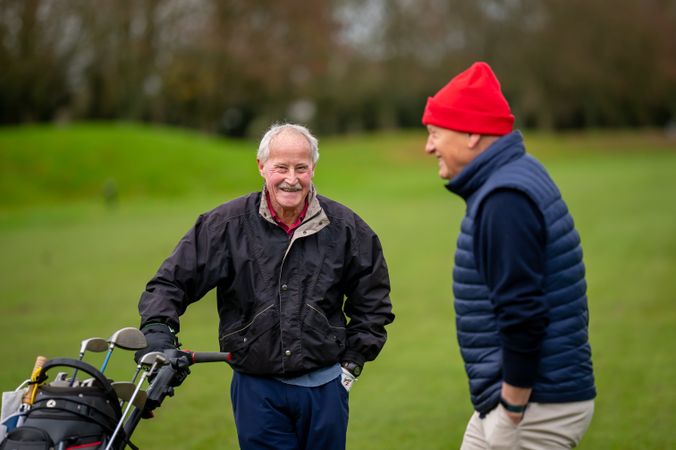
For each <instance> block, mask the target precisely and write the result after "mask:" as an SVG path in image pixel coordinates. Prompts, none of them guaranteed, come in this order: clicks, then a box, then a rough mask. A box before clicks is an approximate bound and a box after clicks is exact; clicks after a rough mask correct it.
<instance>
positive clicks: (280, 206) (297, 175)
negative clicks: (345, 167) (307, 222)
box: [258, 130, 314, 220]
mask: <svg viewBox="0 0 676 450" xmlns="http://www.w3.org/2000/svg"><path fill="white" fill-rule="evenodd" d="M258 170H259V172H260V174H261V176H262V177H263V178H264V179H265V186H266V188H267V191H268V193H269V194H270V203H271V204H272V208H273V209H274V210H275V212H276V213H277V215H278V216H279V217H280V218H282V219H284V220H286V219H290V220H291V219H295V218H297V217H298V215H299V214H300V212H301V211H302V210H303V207H304V206H305V198H306V197H307V194H308V192H309V191H310V187H311V186H312V177H313V175H314V164H313V163H312V156H311V150H310V143H309V142H308V141H307V139H305V137H304V136H303V135H301V134H300V133H298V132H296V131H294V130H284V131H282V132H281V133H279V134H278V135H277V136H275V137H274V138H273V139H272V141H270V154H269V155H268V158H267V160H266V161H265V162H264V163H263V162H261V161H260V160H258Z"/></svg>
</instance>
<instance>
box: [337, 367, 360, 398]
mask: <svg viewBox="0 0 676 450" xmlns="http://www.w3.org/2000/svg"><path fill="white" fill-rule="evenodd" d="M340 370H341V372H342V373H341V374H340V384H342V385H343V387H344V388H345V390H346V391H347V392H350V389H352V383H354V382H355V381H357V378H356V377H355V376H354V375H352V373H350V371H349V370H347V369H346V368H345V367H341V368H340Z"/></svg>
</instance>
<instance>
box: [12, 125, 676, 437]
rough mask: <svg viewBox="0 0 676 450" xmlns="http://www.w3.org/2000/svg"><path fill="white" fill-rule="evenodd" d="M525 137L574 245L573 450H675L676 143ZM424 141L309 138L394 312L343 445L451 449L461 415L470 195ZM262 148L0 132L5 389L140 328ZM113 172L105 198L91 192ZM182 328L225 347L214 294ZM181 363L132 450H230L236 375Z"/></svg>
mask: <svg viewBox="0 0 676 450" xmlns="http://www.w3.org/2000/svg"><path fill="white" fill-rule="evenodd" d="M526 137H527V145H528V147H529V148H530V149H531V151H532V152H533V153H534V154H535V155H536V156H538V157H539V158H540V159H541V160H542V161H543V162H544V163H545V164H546V165H547V167H548V168H549V170H550V172H551V174H552V176H553V177H554V178H555V180H557V182H559V184H560V187H561V190H562V192H563V193H564V196H565V198H566V199H567V202H568V204H569V206H570V209H571V211H572V213H573V215H574V218H575V221H576V223H577V226H578V228H579V231H580V234H581V236H582V240H583V246H584V251H585V262H586V265H587V272H588V283H589V301H590V309H591V330H590V332H591V343H592V349H593V358H594V367H595V371H596V377H597V387H598V391H599V397H598V399H597V404H596V415H595V417H594V420H593V422H592V425H591V428H590V430H589V432H588V434H587V435H586V436H585V438H584V440H583V443H582V445H581V448H585V449H637V448H646V449H662V448H674V447H675V446H676V434H675V432H674V431H673V423H674V421H675V419H676V417H675V414H674V412H673V406H674V405H676V387H674V385H673V381H672V380H674V379H676V358H674V348H673V345H674V344H673V343H674V342H676V306H675V305H674V295H675V294H676V277H674V273H676V232H675V230H676V202H675V201H674V198H676V176H674V174H675V173H676V143H675V142H674V141H669V140H667V139H664V138H662V137H660V136H659V135H658V134H657V133H629V132H623V133H618V134H613V135H611V134H604V133H590V134H581V135H565V136H555V135H546V134H530V133H529V134H527V136H526ZM424 139H425V136H424V134H422V133H391V134H379V135H369V136H350V137H342V138H327V139H324V140H322V141H321V143H320V147H321V157H320V162H319V166H318V169H317V174H316V177H315V181H316V183H317V185H318V189H319V191H320V193H322V194H325V195H327V196H329V197H332V198H334V199H336V200H338V201H341V202H343V203H345V204H347V205H348V206H350V207H352V208H353V209H354V210H355V211H357V212H358V213H359V214H360V215H361V216H362V217H364V218H365V219H366V220H367V221H368V222H369V223H370V224H371V226H372V227H373V228H374V229H375V230H376V231H377V232H378V233H379V235H380V237H381V240H382V242H383V246H384V249H385V255H386V258H387V260H388V265H389V267H390V275H391V278H392V300H393V303H394V308H395V313H396V314H397V319H396V321H395V322H394V323H393V324H392V325H391V326H390V327H389V340H388V343H387V345H386V346H385V348H384V350H383V352H382V354H381V356H380V357H379V358H378V360H376V361H375V362H373V363H369V364H368V365H367V367H366V370H365V372H364V375H363V376H362V377H361V378H360V380H359V381H358V383H357V384H356V385H355V387H354V389H353V391H352V393H351V398H350V428H349V437H348V448H350V449H355V450H362V449H369V450H370V449H411V448H413V449H425V450H426V449H447V448H455V447H457V446H458V444H459V442H460V439H461V437H462V433H463V431H464V428H465V425H466V422H467V419H468V418H469V415H470V413H471V405H470V403H469V398H468V397H469V396H468V392H467V381H466V377H465V374H464V370H463V367H462V362H461V360H460V357H459V354H458V349H457V344H456V340H455V334H454V322H453V312H452V298H451V292H450V283H451V280H450V277H451V269H452V248H453V245H454V241H455V238H456V236H457V232H458V228H459V221H460V218H461V216H462V213H463V204H462V202H461V201H460V200H459V199H458V198H456V197H454V196H452V195H451V194H449V193H448V192H447V191H446V190H445V189H444V188H443V186H442V183H441V182H440V180H438V179H437V178H436V171H437V169H436V162H435V161H433V160H432V159H430V158H428V157H426V156H425V155H424V154H423V152H422V146H423V143H424ZM255 148H256V143H254V142H247V141H225V140H219V139H215V138H211V137H206V136H201V135H197V134H192V133H189V132H185V131H179V130H172V129H163V128H148V127H143V126H138V125H131V124H122V125H111V124H85V125H77V126H71V127H65V128H52V127H18V128H5V129H0V199H1V200H0V249H1V250H2V257H0V287H1V288H2V289H1V290H0V330H2V331H1V332H0V333H1V334H0V335H1V336H2V338H3V341H4V344H5V345H4V361H5V362H4V363H3V364H2V370H1V371H0V387H1V388H2V389H3V390H9V389H12V388H13V387H14V386H15V385H17V384H18V383H19V382H20V381H21V380H23V379H24V378H25V377H26V376H27V375H28V374H29V371H30V369H31V367H32V363H33V360H34V358H35V356H36V355H37V354H45V355H47V356H52V357H56V356H76V354H77V351H78V347H79V341H80V340H81V339H82V338H85V337H90V336H102V337H107V336H108V335H109V334H110V333H112V332H113V331H114V330H116V329H118V328H121V327H123V326H129V325H132V326H134V325H137V324H138V318H137V313H136V302H137V300H138V296H139V294H140V292H141V291H142V289H143V287H144V285H145V282H146V281H147V280H148V279H149V277H150V276H152V274H153V273H154V271H155V270H156V269H157V267H158V265H159V264H160V262H161V261H162V259H163V258H164V257H166V256H167V255H168V254H169V252H170V251H171V249H172V248H173V246H174V245H175V243H176V242H177V240H178V238H179V237H180V235H181V234H182V233H183V232H184V231H185V230H186V229H187V228H188V227H190V225H191V224H192V222H193V220H194V219H195V217H196V216H197V214H199V213H200V212H202V211H205V210H208V209H211V208H212V207H214V206H215V205H217V204H219V203H220V202H223V201H226V200H228V199H230V198H232V197H234V196H236V195H240V194H242V193H245V192H249V191H252V190H257V189H259V188H260V186H261V184H262V180H261V179H260V176H259V175H258V172H257V171H256V168H255V160H254V159H255V156H254V155H255ZM109 179H114V180H115V182H116V184H117V186H118V189H119V201H118V204H117V206H116V207H114V208H109V207H106V206H105V203H104V202H103V200H102V196H101V189H102V187H103V185H104V184H105V183H106V181H107V180H109ZM182 323H183V331H182V333H181V338H182V341H183V342H184V343H185V344H186V345H187V346H189V347H190V348H193V349H198V350H215V349H217V336H216V328H217V318H216V316H215V305H214V296H213V295H212V294H210V295H209V296H207V297H206V298H205V299H203V300H202V301H201V302H199V303H197V304H195V305H193V306H192V307H191V308H190V309H189V310H188V312H187V314H186V315H185V316H184V320H183V322H182ZM87 359H88V361H90V362H93V363H95V364H96V363H100V362H101V359H100V356H99V355H92V356H90V357H87ZM132 367H133V362H132V359H131V355H130V354H129V353H125V352H123V351H121V350H117V351H116V353H115V354H113V358H112V360H111V363H110V372H109V374H110V375H111V376H112V377H113V378H115V379H126V378H127V377H129V376H131V373H132ZM192 372H193V373H192V375H191V376H190V378H188V380H187V381H186V382H185V383H184V385H183V386H181V387H180V389H178V390H177V394H176V396H175V397H173V398H170V399H168V400H167V401H166V403H165V405H164V406H163V408H161V409H160V410H158V412H157V418H156V419H154V420H151V421H145V422H143V423H142V424H141V426H140V427H139V429H138V432H137V433H136V434H135V440H136V443H137V444H138V445H140V446H141V447H142V448H144V449H165V448H182V449H209V448H214V447H218V448H237V444H236V436H235V431H234V426H233V420H232V413H231V411H230V403H229V390H228V387H229V378H230V370H229V369H227V368H224V367H222V366H209V365H205V366H198V367H195V368H194V369H193V371H192ZM177 442H180V443H181V444H180V445H178V444H177Z"/></svg>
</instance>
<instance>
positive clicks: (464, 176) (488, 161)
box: [446, 131, 526, 200]
mask: <svg viewBox="0 0 676 450" xmlns="http://www.w3.org/2000/svg"><path fill="white" fill-rule="evenodd" d="M525 153H526V149H525V147H524V145H523V135H522V134H521V132H520V131H512V132H511V133H509V134H506V135H504V136H502V137H500V138H499V139H498V140H497V141H495V142H493V143H492V144H491V145H490V146H489V147H488V148H487V149H486V150H485V151H483V152H482V153H481V154H480V155H479V156H477V157H476V158H475V159H474V160H473V161H472V162H470V163H469V164H467V166H465V167H464V168H463V169H462V170H461V171H460V173H459V174H458V175H456V176H455V177H454V178H453V179H451V180H450V181H449V182H448V183H446V189H448V190H449V191H451V192H453V193H455V194H457V195H459V196H460V197H462V198H463V199H465V200H467V199H468V198H469V197H470V196H471V195H472V194H473V193H475V192H476V191H477V190H478V189H479V188H480V187H481V186H482V185H483V184H484V183H485V182H486V180H487V179H488V177H489V176H490V175H491V174H492V173H493V172H495V171H496V170H497V169H499V168H500V167H502V166H504V165H505V164H507V163H509V162H511V161H513V160H515V159H517V158H520V157H521V156H523V155H524V154H525Z"/></svg>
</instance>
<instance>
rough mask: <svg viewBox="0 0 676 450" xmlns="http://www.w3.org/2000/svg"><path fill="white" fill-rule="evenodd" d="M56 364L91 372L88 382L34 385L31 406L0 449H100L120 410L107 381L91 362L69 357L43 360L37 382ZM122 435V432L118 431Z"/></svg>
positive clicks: (0, 444)
mask: <svg viewBox="0 0 676 450" xmlns="http://www.w3.org/2000/svg"><path fill="white" fill-rule="evenodd" d="M56 367H66V368H68V369H69V370H72V369H77V370H79V371H81V372H84V373H86V374H88V375H89V376H91V377H92V378H93V379H92V381H91V384H90V385H86V386H82V385H79V384H78V385H75V386H73V385H71V384H72V383H69V382H68V381H67V380H66V381H64V380H56V379H55V380H54V381H53V382H52V383H49V384H41V385H40V386H39V387H38V390H37V394H36V396H35V400H34V401H33V404H32V406H31V408H30V409H29V410H28V411H27V412H26V413H25V416H24V417H23V423H22V424H21V426H19V427H17V428H15V429H14V430H12V431H10V432H9V433H8V435H7V437H6V438H5V439H4V440H3V441H2V443H0V450H42V449H44V450H51V449H56V450H67V449H70V448H77V449H88V450H98V449H103V448H104V447H105V445H106V444H107V442H108V440H109V439H110V437H111V436H112V434H113V431H114V430H115V426H116V424H117V423H118V422H119V420H120V418H121V416H122V412H121V409H120V401H119V400H118V398H117V395H116V393H115V391H114V389H113V387H112V385H111V384H110V382H109V381H108V380H107V379H106V378H105V377H104V376H103V375H102V374H101V372H99V371H98V370H97V369H95V368H94V367H92V366H91V365H89V364H87V363H85V362H82V361H78V360H75V359H69V358H57V359H52V360H49V361H47V362H46V363H45V364H44V366H43V367H42V369H41V371H40V374H39V375H38V379H37V382H38V383H44V382H45V381H46V380H47V378H48V377H47V371H48V370H50V369H53V368H56ZM120 438H121V439H122V438H123V437H122V435H120Z"/></svg>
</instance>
